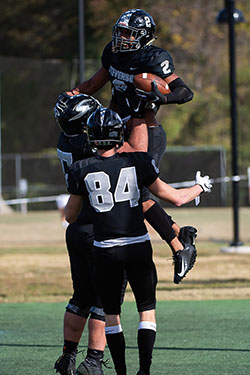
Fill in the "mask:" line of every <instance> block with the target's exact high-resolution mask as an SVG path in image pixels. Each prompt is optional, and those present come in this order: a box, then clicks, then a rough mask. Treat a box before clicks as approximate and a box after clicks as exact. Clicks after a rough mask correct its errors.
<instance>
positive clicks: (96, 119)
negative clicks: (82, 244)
mask: <svg viewBox="0 0 250 375" xmlns="http://www.w3.org/2000/svg"><path fill="white" fill-rule="evenodd" d="M88 136H89V140H90V143H91V144H92V145H93V146H95V147H96V148H97V149H98V150H97V155H96V156H94V157H92V158H90V159H86V160H81V161H78V162H76V163H74V164H73V165H72V167H71V168H70V170H69V175H68V191H69V193H70V198H69V202H68V204H67V206H66V208H65V214H66V220H67V221H68V222H70V223H73V222H74V221H75V220H76V219H77V217H78V215H79V212H80V210H81V207H82V204H84V203H86V202H88V203H89V204H90V205H91V208H92V218H93V227H94V237H95V240H94V252H95V256H96V258H95V259H96V283H97V287H98V291H99V293H100V296H101V300H102V303H103V306H104V312H105V322H106V327H105V332H106V338H107V343H108V346H109V349H110V352H111V356H112V359H113V362H114V365H115V370H116V374H117V375H126V374H127V370H126V362H125V338H124V335H123V332H122V327H121V322H120V313H121V306H120V300H121V295H122V285H123V276H124V271H125V272H126V275H127V279H128V281H129V283H130V285H131V288H132V290H133V293H134V296H135V300H136V304H137V309H138V313H139V320H140V323H139V328H138V347H139V366H140V369H139V371H138V373H137V375H149V374H150V366H151V360H152V351H153V346H154V341H155V335H156V320H155V306H156V296H155V290H156V284H157V274H156V269H155V265H154V262H153V260H152V247H151V244H150V238H149V235H148V233H147V229H146V226H145V224H144V215H143V211H142V202H141V190H142V188H143V187H144V186H146V187H148V188H149V190H150V191H151V192H152V193H153V194H154V195H156V196H157V197H158V198H160V199H163V200H165V201H168V202H170V203H172V204H174V205H176V206H181V205H183V204H185V203H188V202H190V201H191V200H193V199H195V198H196V197H197V196H199V195H200V194H201V193H202V192H204V191H205V192H210V191H211V187H212V185H211V183H210V180H209V177H208V176H205V177H201V176H200V181H199V184H195V185H194V186H192V187H191V188H184V189H178V190H177V189H174V188H172V187H171V186H169V185H167V184H166V183H164V182H163V181H161V180H160V179H159V177H158V176H159V170H158V168H157V167H156V165H155V161H154V160H153V159H152V158H151V156H149V154H148V153H142V152H132V153H117V148H118V147H121V146H122V144H123V140H124V136H123V123H122V120H121V118H120V117H119V115H118V114H116V113H115V112H113V111H111V110H110V109H108V108H103V107H101V108H98V109H97V110H96V111H95V112H94V113H93V114H92V115H91V116H90V118H89V120H88ZM189 247H190V249H191V251H190V252H189V253H188V254H189V259H188V258H187V259H186V262H188V263H189V265H192V263H193V262H194V259H193V258H194V256H195V253H196V251H195V248H194V246H192V243H190V244H189Z"/></svg>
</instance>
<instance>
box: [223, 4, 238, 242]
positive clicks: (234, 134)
mask: <svg viewBox="0 0 250 375" xmlns="http://www.w3.org/2000/svg"><path fill="white" fill-rule="evenodd" d="M225 2H226V8H227V14H228V25H229V64H230V94H231V138H232V139H231V142H232V174H233V176H238V149H237V144H238V142H237V107H236V73H235V72H236V64H235V32H234V9H235V7H234V0H225ZM238 184H239V179H238V178H237V177H236V178H234V179H233V182H232V188H233V219H234V239H233V242H232V243H231V245H232V246H239V245H242V242H241V241H239V212H238V211H239V210H238V209H239V185H238Z"/></svg>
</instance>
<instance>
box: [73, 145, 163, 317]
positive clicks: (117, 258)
mask: <svg viewBox="0 0 250 375" xmlns="http://www.w3.org/2000/svg"><path fill="white" fill-rule="evenodd" d="M158 174H159V171H158V169H157V167H156V166H155V161H154V160H153V159H152V158H151V157H150V156H149V155H148V154H147V153H142V152H135V153H128V154H127V153H121V154H118V153H117V154H115V155H113V156H111V157H108V158H106V157H101V156H95V157H93V158H90V159H87V160H81V161H78V162H76V163H74V164H73V165H72V167H71V168H70V171H69V176H68V191H69V192H70V193H71V194H77V195H82V196H83V199H84V201H86V200H87V201H89V202H90V204H91V207H92V218H93V226H94V236H95V241H94V246H95V255H96V261H97V268H96V271H97V273H96V274H97V281H98V291H99V293H100V295H101V299H102V303H103V305H104V311H105V313H107V314H119V313H120V300H121V294H122V284H123V277H124V270H125V271H126V274H127V278H128V281H129V282H130V285H131V287H132V290H133V292H134V294H135V299H136V302H137V307H138V311H145V310H151V309H153V308H155V288H156V283H157V276H156V270H155V265H154V263H153V260H152V248H151V244H150V238H149V235H148V233H147V229H146V226H145V224H144V221H143V219H144V217H143V212H142V202H141V190H142V188H143V187H144V186H149V185H151V184H152V183H153V182H154V181H155V179H156V178H157V177H158Z"/></svg>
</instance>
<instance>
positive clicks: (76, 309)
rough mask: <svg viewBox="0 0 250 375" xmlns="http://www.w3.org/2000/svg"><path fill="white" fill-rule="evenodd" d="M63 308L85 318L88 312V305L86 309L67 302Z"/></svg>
mask: <svg viewBox="0 0 250 375" xmlns="http://www.w3.org/2000/svg"><path fill="white" fill-rule="evenodd" d="M65 309H66V311H68V312H70V313H71V314H75V315H78V316H81V317H82V318H85V319H87V318H88V316H89V314H90V307H86V309H84V310H82V309H80V307H78V306H76V305H74V304H73V303H68V305H67V306H66V307H65Z"/></svg>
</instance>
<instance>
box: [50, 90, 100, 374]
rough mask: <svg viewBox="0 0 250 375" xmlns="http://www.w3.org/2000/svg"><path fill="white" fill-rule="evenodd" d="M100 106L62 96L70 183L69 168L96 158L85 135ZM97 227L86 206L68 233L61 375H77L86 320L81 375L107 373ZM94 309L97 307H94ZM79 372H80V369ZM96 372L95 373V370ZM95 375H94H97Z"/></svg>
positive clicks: (63, 154) (60, 117)
mask: <svg viewBox="0 0 250 375" xmlns="http://www.w3.org/2000/svg"><path fill="white" fill-rule="evenodd" d="M99 106H100V103H99V102H98V101H97V100H96V99H94V98H93V97H91V96H89V95H83V94H80V95H76V96H72V97H70V98H65V97H63V96H62V97H61V99H60V98H59V100H58V101H57V103H56V106H55V118H56V120H57V123H58V125H59V126H60V128H61V130H62V132H61V134H60V136H59V139H58V144H57V154H58V157H59V160H60V162H61V166H62V170H63V173H64V175H65V178H66V181H67V176H68V168H69V166H70V165H71V164H72V163H73V162H74V161H76V160H81V159H85V158H88V157H91V156H93V155H94V151H93V149H92V147H90V145H89V143H88V141H87V135H86V134H85V133H83V127H84V126H85V125H86V123H87V119H88V117H89V115H90V114H91V113H92V112H94V111H95V110H96V109H97V108H98V107H99ZM92 243H93V226H92V223H91V220H90V213H89V210H88V206H87V205H86V206H84V207H83V209H82V210H81V213H80V214H79V217H78V219H77V220H76V222H75V223H74V224H70V225H69V226H68V227H67V230H66V244H67V250H68V255H69V260H70V268H71V277H72V282H73V291H74V292H73V295H72V298H71V299H70V300H69V303H68V305H67V306H66V311H65V314H64V346H63V354H62V356H60V357H59V359H58V360H57V361H56V363H55V369H56V371H57V372H59V373H60V374H61V375H75V374H76V369H75V362H76V354H77V346H78V343H79V341H80V339H81V336H82V332H83V330H84V326H85V324H86V321H87V319H88V317H89V315H90V319H89V320H88V327H89V342H88V350H87V356H86V359H85V361H83V362H82V363H81V364H80V366H79V371H80V372H77V373H80V374H85V375H87V374H89V373H90V371H91V369H96V372H95V374H97V375H98V374H103V372H102V369H101V367H102V362H103V353H104V348H105V345H106V339H105V334H104V325H105V323H104V313H103V308H102V304H101V301H100V299H99V297H98V296H97V293H96V291H95V289H94V284H93V280H92V272H93V267H94V264H93V254H92V252H93V251H92V249H93V247H92ZM91 306H93V307H92V308H91ZM77 371H78V370H77ZM93 371H94V370H93ZM93 373H94V372H93Z"/></svg>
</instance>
